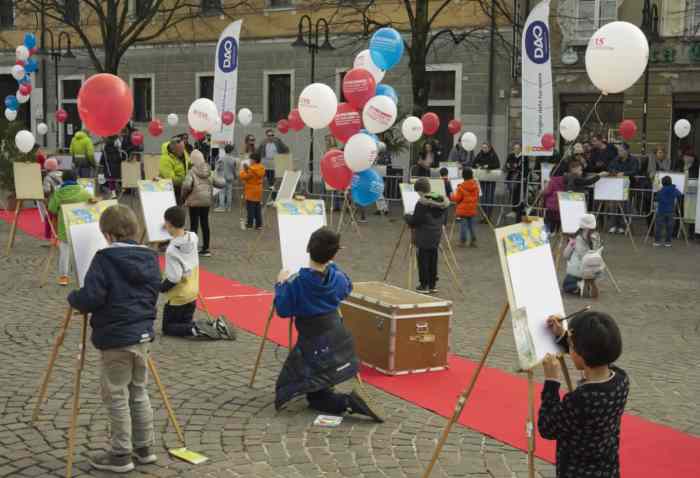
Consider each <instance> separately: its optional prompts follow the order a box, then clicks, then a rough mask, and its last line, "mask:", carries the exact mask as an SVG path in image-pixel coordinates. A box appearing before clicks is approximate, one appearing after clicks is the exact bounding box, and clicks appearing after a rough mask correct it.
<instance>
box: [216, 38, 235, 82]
mask: <svg viewBox="0 0 700 478" xmlns="http://www.w3.org/2000/svg"><path fill="white" fill-rule="evenodd" d="M237 66H238V43H237V42H236V39H235V38H233V37H226V38H224V39H223V41H222V42H221V44H220V46H219V69H220V70H221V71H223V72H224V73H231V72H232V71H233V70H235V69H236V67H237Z"/></svg>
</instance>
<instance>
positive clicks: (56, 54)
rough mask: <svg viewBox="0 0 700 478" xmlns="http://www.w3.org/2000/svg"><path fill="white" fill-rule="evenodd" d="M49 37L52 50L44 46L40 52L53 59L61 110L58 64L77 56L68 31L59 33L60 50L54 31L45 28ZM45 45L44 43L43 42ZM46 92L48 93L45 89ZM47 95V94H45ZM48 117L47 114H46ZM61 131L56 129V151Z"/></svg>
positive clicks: (57, 101)
mask: <svg viewBox="0 0 700 478" xmlns="http://www.w3.org/2000/svg"><path fill="white" fill-rule="evenodd" d="M47 33H48V35H49V40H50V45H51V48H50V49H49V50H48V51H47V50H46V48H45V47H44V46H42V47H41V49H40V50H39V54H40V55H42V58H45V57H47V56H50V57H51V60H53V67H54V82H55V87H56V109H57V110H58V108H59V98H58V64H59V63H60V62H61V59H62V58H63V59H66V60H72V59H74V58H75V55H74V54H73V51H72V50H71V42H70V35H69V34H68V32H66V31H62V32H59V34H58V48H56V43H55V41H54V35H53V31H51V29H50V28H44V31H43V35H42V39H43V36H44V35H45V34H47ZM64 39H65V41H66V51H65V52H63V40H64ZM42 43H43V42H42ZM44 91H46V90H45V89H44ZM44 95H45V93H44ZM44 98H45V96H44ZM44 111H46V100H44ZM44 116H46V114H44ZM46 120H47V118H44V121H46ZM59 129H60V128H58V126H57V127H56V149H58V145H59Z"/></svg>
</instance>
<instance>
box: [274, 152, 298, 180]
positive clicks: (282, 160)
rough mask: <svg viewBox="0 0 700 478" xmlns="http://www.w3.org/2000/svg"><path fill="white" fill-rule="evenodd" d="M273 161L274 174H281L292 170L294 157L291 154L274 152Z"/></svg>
mask: <svg viewBox="0 0 700 478" xmlns="http://www.w3.org/2000/svg"><path fill="white" fill-rule="evenodd" d="M274 161H275V176H283V175H284V173H285V172H286V171H293V170H294V159H293V158H292V155H291V154H276V155H275V157H274Z"/></svg>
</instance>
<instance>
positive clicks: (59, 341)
mask: <svg viewBox="0 0 700 478" xmlns="http://www.w3.org/2000/svg"><path fill="white" fill-rule="evenodd" d="M81 315H82V320H81V327H80V349H79V350H80V352H79V354H78V358H77V360H76V364H75V379H74V382H73V407H72V412H71V417H70V425H69V428H68V450H67V452H66V454H67V456H66V478H70V477H71V476H72V475H73V458H74V452H75V433H76V427H77V422H78V414H79V412H80V380H81V376H82V372H83V368H84V366H85V353H86V350H87V348H86V342H87V324H88V315H87V314H81ZM72 316H73V309H72V308H71V307H68V311H67V312H66V316H65V318H64V319H63V323H62V324H61V329H60V330H59V332H58V335H57V336H56V339H55V340H54V345H53V349H52V350H51V355H50V356H49V363H48V365H47V367H46V372H44V378H43V380H42V382H41V385H40V387H39V395H38V397H37V401H36V404H35V405H34V411H33V413H32V423H35V422H36V421H37V420H38V418H39V411H40V409H41V405H42V404H43V403H44V401H45V400H46V395H47V390H48V386H49V381H50V380H51V373H52V372H53V367H54V364H55V363H56V358H57V357H58V353H59V349H60V347H61V346H62V345H63V341H64V339H65V337H66V331H67V330H68V327H69V325H70V321H71V317H72ZM147 363H148V369H149V371H150V373H151V375H152V376H153V380H154V381H155V382H156V385H157V386H158V391H159V392H160V396H161V398H162V399H163V403H164V405H165V408H166V410H167V412H168V418H169V419H170V422H171V423H172V425H173V428H175V433H176V434H177V436H178V438H179V439H180V441H181V442H182V445H183V446H184V445H185V435H184V434H183V433H182V429H181V428H180V424H179V423H178V422H177V418H176V417H175V412H174V411H173V408H172V406H171V404H170V399H169V398H168V395H167V393H166V392H165V387H163V383H162V382H161V380H160V375H159V374H158V371H157V370H156V365H155V362H154V361H153V358H152V357H151V356H150V354H149V356H148V360H147Z"/></svg>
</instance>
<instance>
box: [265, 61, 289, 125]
mask: <svg viewBox="0 0 700 478" xmlns="http://www.w3.org/2000/svg"><path fill="white" fill-rule="evenodd" d="M264 83H265V94H264V96H265V99H266V102H265V121H266V122H268V123H276V122H277V121H279V120H281V119H283V118H287V116H289V112H290V111H291V110H292V74H291V72H266V73H265V81H264Z"/></svg>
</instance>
